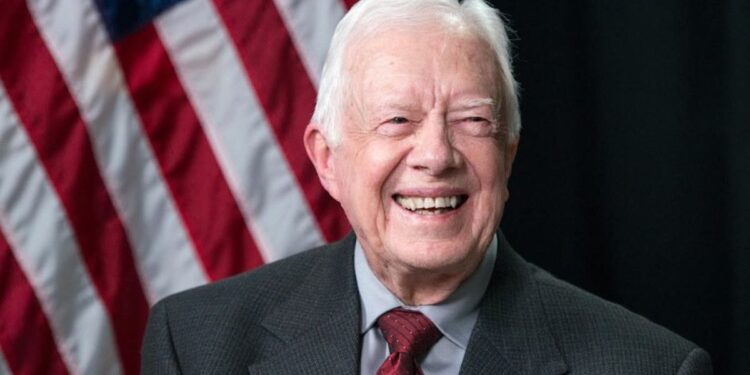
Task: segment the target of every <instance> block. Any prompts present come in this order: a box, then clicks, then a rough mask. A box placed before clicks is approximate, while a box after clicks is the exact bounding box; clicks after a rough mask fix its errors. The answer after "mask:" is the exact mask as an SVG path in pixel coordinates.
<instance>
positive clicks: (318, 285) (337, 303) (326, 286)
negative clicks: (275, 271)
mask: <svg viewBox="0 0 750 375" xmlns="http://www.w3.org/2000/svg"><path fill="white" fill-rule="evenodd" d="M353 248H354V236H353V235H349V236H347V237H346V238H345V239H343V240H341V241H339V242H337V243H335V244H332V245H330V247H329V248H325V249H323V251H321V252H319V253H318V257H317V258H316V260H315V262H314V263H313V264H311V265H310V266H311V267H312V269H311V270H310V272H309V274H308V277H307V280H305V282H304V283H302V284H301V286H300V287H299V288H298V289H297V290H295V291H294V292H292V294H291V295H289V297H288V298H287V299H286V301H285V303H283V304H282V305H280V306H279V307H278V308H277V309H276V310H275V311H272V312H271V313H270V314H269V315H268V316H267V317H266V319H265V320H264V321H263V326H264V327H265V328H266V329H267V330H268V331H269V332H271V333H272V334H273V335H275V336H276V337H278V338H279V339H281V340H282V341H284V342H285V344H286V349H285V350H284V351H282V352H279V353H278V355H276V356H274V357H273V358H269V359H268V360H266V361H262V362H258V363H256V364H253V365H251V366H250V367H249V368H248V370H249V372H250V373H251V374H313V373H320V374H355V373H358V372H359V348H360V346H361V344H360V334H359V323H360V311H359V294H358V292H357V286H356V281H355V278H354V265H353V264H354V261H353V251H352V250H353ZM300 317H305V319H300Z"/></svg>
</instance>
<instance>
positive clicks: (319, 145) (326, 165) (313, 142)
mask: <svg viewBox="0 0 750 375" xmlns="http://www.w3.org/2000/svg"><path fill="white" fill-rule="evenodd" d="M303 142H304V143H305V151H307V156H308V157H309V158H310V161H312V163H313V165H314V166H315V171H316V172H318V179H320V183H321V184H322V185H323V188H325V189H326V191H328V194H331V196H332V197H333V198H334V199H336V200H339V191H338V183H337V181H336V168H335V163H334V162H333V147H332V146H331V144H330V143H329V141H328V139H326V137H325V135H324V134H323V131H322V129H321V128H320V125H318V124H316V123H310V124H308V125H307V128H306V129H305V135H304V139H303Z"/></svg>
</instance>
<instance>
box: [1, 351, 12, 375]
mask: <svg viewBox="0 0 750 375" xmlns="http://www.w3.org/2000/svg"><path fill="white" fill-rule="evenodd" d="M0 375H10V369H9V368H8V364H7V363H6V362H5V357H4V356H3V351H2V350H0Z"/></svg>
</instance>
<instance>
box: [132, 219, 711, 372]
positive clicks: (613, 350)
mask: <svg viewBox="0 0 750 375" xmlns="http://www.w3.org/2000/svg"><path fill="white" fill-rule="evenodd" d="M498 237H499V249H498V250H499V251H498V257H497V262H496V265H495V270H494V273H493V276H492V281H491V282H490V285H489V286H488V289H487V292H486V294H485V296H484V298H483V300H482V302H481V305H480V312H479V318H478V320H477V324H476V326H475V328H474V331H473V333H472V335H471V339H470V341H469V345H468V347H467V350H466V355H465V357H464V361H463V364H462V365H461V374H534V375H538V374H564V373H570V374H710V373H711V362H710V359H709V356H708V354H707V353H706V352H705V351H703V350H702V349H700V348H698V347H697V346H696V345H695V344H693V343H691V342H689V341H687V340H684V339H682V338H681V337H679V336H677V335H675V334H673V333H671V332H669V331H668V330H666V329H664V328H662V327H660V326H658V325H656V324H654V323H651V322H650V321H648V320H646V319H644V318H642V317H640V316H638V315H635V314H633V313H631V312H629V311H628V310H626V309H624V308H622V307H620V306H617V305H615V304H612V303H609V302H607V301H604V300H602V299H600V298H598V297H595V296H593V295H591V294H589V293H586V292H584V291H582V290H580V289H578V288H576V287H574V286H571V285H570V284H567V283H565V282H563V281H560V280H558V279H556V278H554V277H552V276H551V275H549V274H548V273H546V272H544V271H543V270H541V269H539V268H537V267H535V266H534V265H531V264H529V263H527V262H526V261H524V260H523V259H522V258H521V257H520V256H519V255H518V254H516V253H515V252H514V251H513V250H512V249H511V248H510V246H509V245H508V243H507V242H506V241H505V239H504V238H503V236H502V234H498ZM353 248H354V236H352V235H350V236H349V237H347V238H346V239H344V240H342V241H340V242H337V243H335V244H332V245H329V246H322V247H320V248H317V249H313V250H310V251H307V252H305V253H302V254H299V255H296V256H292V257H290V258H287V259H284V260H281V261H278V262H275V263H272V264H269V265H266V266H264V267H261V268H259V269H257V270H255V271H252V272H249V273H245V274H242V275H239V276H236V277H233V278H230V279H227V280H224V281H221V282H217V283H214V284H211V285H207V286H203V287H199V288H196V289H193V290H189V291H186V292H183V293H179V294H176V295H173V296H170V297H168V298H166V299H164V300H162V301H161V302H159V303H158V304H156V305H155V306H154V307H153V309H152V311H151V316H150V318H149V322H148V328H147V331H146V336H145V340H144V346H143V367H142V368H143V374H247V373H248V372H249V373H250V374H357V373H358V372H359V356H360V352H359V350H360V347H361V344H360V334H359V328H360V327H359V325H360V303H359V296H358V292H357V286H356V281H355V277H354V266H353Z"/></svg>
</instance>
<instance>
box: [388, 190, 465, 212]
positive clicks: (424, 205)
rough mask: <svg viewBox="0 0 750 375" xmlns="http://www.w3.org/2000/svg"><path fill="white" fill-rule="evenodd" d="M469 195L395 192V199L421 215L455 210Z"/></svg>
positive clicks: (400, 204)
mask: <svg viewBox="0 0 750 375" xmlns="http://www.w3.org/2000/svg"><path fill="white" fill-rule="evenodd" d="M468 198H469V196H468V195H465V194H462V195H448V196H444V197H418V196H404V195H400V194H395V195H394V196H393V199H394V200H395V201H396V203H398V205H399V206H401V207H403V208H405V209H407V210H409V211H411V212H415V213H418V214H421V215H439V214H442V213H446V212H450V211H453V210H455V209H457V208H459V207H461V205H463V204H464V203H465V202H466V200H467V199H468Z"/></svg>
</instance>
